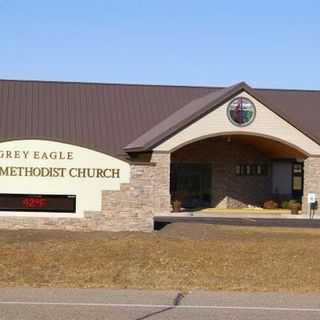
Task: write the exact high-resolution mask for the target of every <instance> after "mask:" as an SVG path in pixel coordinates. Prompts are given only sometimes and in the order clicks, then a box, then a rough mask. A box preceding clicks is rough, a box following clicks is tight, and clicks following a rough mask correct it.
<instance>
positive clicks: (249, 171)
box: [236, 164, 268, 176]
mask: <svg viewBox="0 0 320 320" xmlns="http://www.w3.org/2000/svg"><path fill="white" fill-rule="evenodd" d="M236 175H237V176H267V175H268V165H267V164H238V165H236Z"/></svg>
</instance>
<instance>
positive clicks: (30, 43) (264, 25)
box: [0, 0, 320, 89]
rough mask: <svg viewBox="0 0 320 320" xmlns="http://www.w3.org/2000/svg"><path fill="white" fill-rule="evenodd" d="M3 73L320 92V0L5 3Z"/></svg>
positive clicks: (1, 7)
mask: <svg viewBox="0 0 320 320" xmlns="http://www.w3.org/2000/svg"><path fill="white" fill-rule="evenodd" d="M0 24H1V28H0V35H1V37H0V41H1V42H0V43H1V44H0V49H1V50H0V54H1V56H0V78H6V79H42V80H77V81H95V82H123V83H151V84H186V85H230V84H233V83H235V82H237V81H241V80H244V81H246V82H248V83H249V84H250V85H252V86H257V87H275V88H307V89H320V1H310V0H304V1H296V0H293V1H287V0H284V1H281V0H268V1H267V0H265V1H257V0H256V1H246V0H243V1H223V0H220V1H214V0H212V1H209V0H207V1H206V0H184V1H182V0H171V1H169V0H144V1H135V0H127V1H121V0H117V1H113V0H112V1H111V0H110V1H108V0H88V1H84V0H77V1H76V0H54V1H53V0H51V1H49V0H41V1H40V0H0Z"/></svg>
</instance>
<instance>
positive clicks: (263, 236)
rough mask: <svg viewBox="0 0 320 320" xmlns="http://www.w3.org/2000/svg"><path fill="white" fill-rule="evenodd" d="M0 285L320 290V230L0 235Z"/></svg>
mask: <svg viewBox="0 0 320 320" xmlns="http://www.w3.org/2000/svg"><path fill="white" fill-rule="evenodd" d="M0 286H2V287H4V286H35V287H44V286H46V287H109V288H151V289H179V290H192V289H200V288H201V289H208V290H239V291H292V292H319V291H320V230H317V229H288V228H262V227H259V228H255V227H228V226H214V225H200V224H199V225H190V224H177V225H175V226H173V225H172V226H169V227H167V228H166V230H164V231H161V232H157V233H150V234H147V233H138V232H137V233H129V232H127V233H111V232H101V233H70V232H61V231H50V232H49V231H14V232H13V231H0Z"/></svg>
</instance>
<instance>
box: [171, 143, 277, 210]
mask: <svg viewBox="0 0 320 320" xmlns="http://www.w3.org/2000/svg"><path fill="white" fill-rule="evenodd" d="M171 161H172V162H185V163H188V162H189V163H190V162H194V163H201V162H203V163H211V164H212V187H211V190H212V194H211V205H212V206H213V207H218V208H241V207H247V206H248V205H256V206H261V205H262V204H263V202H264V201H266V200H269V199H271V198H272V172H271V170H272V167H271V160H270V159H269V158H268V157H266V156H265V155H264V154H262V153H261V152H259V151H258V150H256V149H255V148H254V147H253V146H251V145H247V144H243V143H240V142H237V141H232V140H231V142H227V140H226V138H225V137H223V138H212V139H207V140H202V141H199V142H196V143H193V144H190V145H187V146H186V147H184V148H181V149H179V150H177V151H176V152H174V153H173V154H172V156H171ZM250 163H251V164H256V163H260V164H267V165H268V169H269V170H268V175H267V176H237V175H236V173H235V167H236V165H237V164H250Z"/></svg>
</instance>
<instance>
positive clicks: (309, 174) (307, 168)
mask: <svg viewBox="0 0 320 320" xmlns="http://www.w3.org/2000/svg"><path fill="white" fill-rule="evenodd" d="M309 192H314V193H315V194H316V197H317V200H318V207H319V206H320V157H309V158H307V159H306V160H305V161H304V184H303V199H302V212H303V213H309V208H308V200H307V197H308V193H309ZM319 213H320V210H319V209H318V210H316V214H319Z"/></svg>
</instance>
